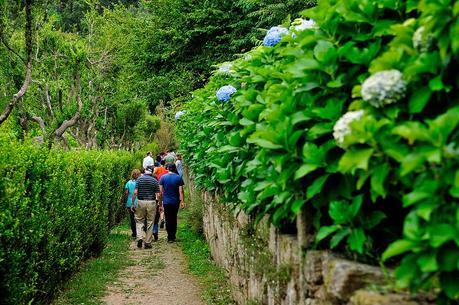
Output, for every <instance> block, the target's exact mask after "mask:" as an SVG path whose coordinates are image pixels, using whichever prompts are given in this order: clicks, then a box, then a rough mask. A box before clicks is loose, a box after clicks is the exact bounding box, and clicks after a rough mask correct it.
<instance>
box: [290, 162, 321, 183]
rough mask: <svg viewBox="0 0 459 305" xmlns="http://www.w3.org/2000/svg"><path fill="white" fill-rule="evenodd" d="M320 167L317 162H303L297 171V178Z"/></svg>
mask: <svg viewBox="0 0 459 305" xmlns="http://www.w3.org/2000/svg"><path fill="white" fill-rule="evenodd" d="M317 168H318V166H317V165H315V164H303V165H302V166H301V167H300V168H299V169H298V170H297V171H296V172H295V180H298V179H300V178H303V177H304V176H306V175H307V174H309V173H311V172H313V171H315V170H316V169H317Z"/></svg>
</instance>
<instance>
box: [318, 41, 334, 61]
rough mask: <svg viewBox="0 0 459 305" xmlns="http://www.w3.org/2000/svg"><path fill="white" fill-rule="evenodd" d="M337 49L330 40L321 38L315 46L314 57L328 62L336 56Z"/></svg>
mask: <svg viewBox="0 0 459 305" xmlns="http://www.w3.org/2000/svg"><path fill="white" fill-rule="evenodd" d="M336 54H337V52H336V49H335V47H334V46H333V44H332V43H331V42H329V41H325V40H320V41H318V42H317V45H316V46H315V48H314V57H315V58H316V59H317V60H318V61H320V62H322V63H327V62H329V61H331V60H333V59H334V58H335V57H336Z"/></svg>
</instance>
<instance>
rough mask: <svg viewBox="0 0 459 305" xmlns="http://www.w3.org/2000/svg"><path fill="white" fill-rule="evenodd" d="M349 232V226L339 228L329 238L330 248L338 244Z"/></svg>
mask: <svg viewBox="0 0 459 305" xmlns="http://www.w3.org/2000/svg"><path fill="white" fill-rule="evenodd" d="M350 233H351V230H350V229H349V228H345V229H341V230H339V231H338V232H337V233H336V234H335V235H334V236H333V237H332V239H331V240H330V248H331V249H334V248H336V247H337V246H338V245H339V243H340V242H341V241H342V240H343V239H344V238H345V237H346V236H348V235H349V234H350Z"/></svg>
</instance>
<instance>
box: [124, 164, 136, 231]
mask: <svg viewBox="0 0 459 305" xmlns="http://www.w3.org/2000/svg"><path fill="white" fill-rule="evenodd" d="M139 177H140V171H139V170H138V169H135V170H133V171H132V174H131V180H129V181H128V182H126V185H125V186H124V189H125V191H124V195H125V196H127V199H126V208H127V210H128V213H129V220H130V223H131V231H132V237H133V238H137V230H136V228H135V227H136V224H135V218H134V212H133V211H132V210H131V205H132V194H134V190H135V181H136V180H137V178H139ZM136 205H137V199H136V200H135V202H134V207H135V206H136Z"/></svg>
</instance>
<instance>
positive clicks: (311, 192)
mask: <svg viewBox="0 0 459 305" xmlns="http://www.w3.org/2000/svg"><path fill="white" fill-rule="evenodd" d="M329 176H330V175H329V174H326V175H323V176H321V177H319V178H317V179H315V180H314V182H313V183H312V184H311V185H310V186H309V187H308V190H307V192H306V197H307V198H308V199H311V198H312V197H314V196H315V195H317V194H319V193H320V192H321V191H322V188H323V186H324V184H325V182H326V181H327V179H328V177H329Z"/></svg>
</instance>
